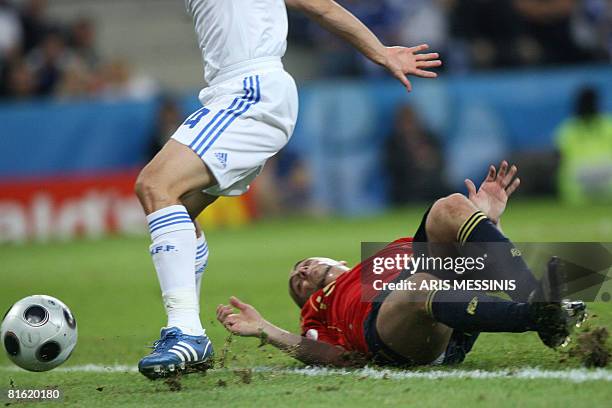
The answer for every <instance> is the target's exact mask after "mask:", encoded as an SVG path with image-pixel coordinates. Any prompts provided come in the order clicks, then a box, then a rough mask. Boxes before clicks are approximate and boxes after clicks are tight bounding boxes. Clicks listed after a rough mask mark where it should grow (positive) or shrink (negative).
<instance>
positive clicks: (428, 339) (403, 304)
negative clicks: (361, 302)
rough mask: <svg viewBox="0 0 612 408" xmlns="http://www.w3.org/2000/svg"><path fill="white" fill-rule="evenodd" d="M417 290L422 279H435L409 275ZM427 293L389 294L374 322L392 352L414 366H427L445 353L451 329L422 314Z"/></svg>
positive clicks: (421, 274)
mask: <svg viewBox="0 0 612 408" xmlns="http://www.w3.org/2000/svg"><path fill="white" fill-rule="evenodd" d="M408 280H409V281H413V282H416V287H417V288H418V287H419V285H420V282H422V281H424V280H437V278H436V277H434V276H432V275H428V274H424V273H420V274H416V275H413V276H411V277H410V278H409V279H408ZM428 293H429V291H426V290H422V291H421V290H414V291H408V290H405V291H401V290H397V291H394V292H392V293H391V294H390V295H389V296H388V297H387V298H386V299H385V301H384V302H383V304H382V305H381V307H380V311H379V313H378V318H377V319H376V330H377V331H378V334H379V336H380V339H381V340H382V341H383V342H384V343H385V344H386V345H387V346H388V347H389V348H390V349H391V350H393V351H395V352H396V353H398V354H400V355H402V356H404V357H406V358H407V359H409V360H410V361H412V362H414V364H429V363H431V362H432V361H434V360H435V359H436V358H438V357H439V356H440V355H441V354H442V353H443V352H444V351H445V350H446V346H447V345H448V341H449V339H450V336H451V333H452V329H450V328H449V327H448V326H445V325H443V324H441V323H438V322H436V321H435V320H433V319H432V318H431V317H430V316H429V315H428V314H427V313H426V311H425V303H426V300H427V295H428Z"/></svg>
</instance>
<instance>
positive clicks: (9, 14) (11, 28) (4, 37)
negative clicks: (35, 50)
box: [0, 0, 23, 64]
mask: <svg viewBox="0 0 612 408" xmlns="http://www.w3.org/2000/svg"><path fill="white" fill-rule="evenodd" d="M22 43H23V31H22V29H21V24H20V21H19V13H18V12H17V10H16V9H15V8H14V7H13V6H12V5H11V4H10V3H9V2H8V1H7V0H0V64H2V61H6V60H9V59H11V58H13V57H14V56H16V55H17V54H18V53H19V52H20V49H21V46H22Z"/></svg>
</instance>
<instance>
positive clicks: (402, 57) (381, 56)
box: [285, 0, 442, 91]
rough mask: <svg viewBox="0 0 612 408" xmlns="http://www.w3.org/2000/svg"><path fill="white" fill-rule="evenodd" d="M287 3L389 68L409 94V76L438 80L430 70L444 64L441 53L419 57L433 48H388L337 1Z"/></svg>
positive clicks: (293, 1) (423, 45)
mask: <svg viewBox="0 0 612 408" xmlns="http://www.w3.org/2000/svg"><path fill="white" fill-rule="evenodd" d="M285 3H286V4H287V6H289V7H291V8H293V9H296V10H299V11H302V12H303V13H305V14H306V15H308V16H310V17H311V18H312V19H313V20H315V21H316V22H318V23H319V24H320V25H321V26H323V27H325V28H326V29H327V30H329V31H331V32H332V33H334V34H336V35H338V36H340V37H342V38H343V39H345V40H346V41H348V42H349V43H351V44H352V45H353V46H354V47H355V48H357V49H358V50H359V51H360V52H361V53H362V54H363V55H365V56H366V57H367V58H369V59H370V60H372V61H373V62H375V63H376V64H378V65H381V66H383V67H385V68H386V69H387V70H388V71H389V72H391V74H392V75H393V76H394V77H395V78H397V79H398V80H399V81H400V82H401V83H402V84H404V86H405V87H406V88H407V89H408V91H410V90H412V85H411V84H410V81H409V80H408V78H407V77H406V75H415V76H419V77H423V78H435V77H437V74H436V73H435V72H432V71H429V70H428V69H430V68H434V67H439V66H440V65H442V62H441V61H440V60H439V59H438V58H439V56H438V54H437V53H428V54H417V53H418V52H420V51H424V50H426V49H427V48H429V47H428V46H427V45H426V44H422V45H418V46H416V47H411V48H405V47H386V46H384V45H383V44H382V43H381V42H380V40H379V39H378V38H377V37H376V35H374V33H372V31H370V29H368V27H366V26H365V25H364V24H363V23H362V22H361V21H359V19H358V18H357V17H355V16H354V15H353V14H351V13H350V12H349V11H348V10H347V9H345V8H344V7H342V6H341V5H339V4H338V3H336V2H335V1H333V0H285Z"/></svg>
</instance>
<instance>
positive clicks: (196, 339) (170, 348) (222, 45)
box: [136, 0, 441, 379]
mask: <svg viewBox="0 0 612 408" xmlns="http://www.w3.org/2000/svg"><path fill="white" fill-rule="evenodd" d="M285 3H286V5H287V6H289V7H292V8H295V9H297V10H299V11H302V12H303V13H305V14H306V15H307V16H309V17H310V18H312V19H313V20H315V21H316V22H318V23H319V24H321V25H322V26H323V27H325V28H327V29H328V30H330V31H331V32H332V33H334V34H336V35H338V36H340V37H342V38H343V39H345V40H346V41H348V42H349V43H351V44H352V45H353V46H354V47H355V48H356V49H357V50H359V51H360V52H361V53H362V54H363V55H364V56H365V57H367V58H369V59H370V60H372V61H373V62H375V63H377V64H379V65H381V66H382V67H384V68H386V69H387V70H388V71H389V73H390V74H391V75H393V76H394V77H395V78H397V79H398V80H399V81H400V82H401V83H402V84H403V86H405V87H406V88H408V90H410V89H411V84H410V82H409V80H408V78H407V75H414V76H419V77H426V78H435V77H436V74H435V73H434V72H432V71H430V69H431V68H433V67H438V66H440V65H441V61H440V60H439V59H438V54H436V53H421V52H422V51H424V50H426V49H427V46H426V45H420V46H417V47H411V48H405V47H386V46H384V45H383V44H382V43H381V42H380V41H379V40H378V38H376V36H375V35H374V34H373V33H372V32H371V31H370V30H369V29H368V28H367V27H366V26H364V25H363V24H362V23H361V22H360V21H359V20H358V19H357V18H355V16H353V15H352V14H351V13H349V12H348V11H347V10H346V9H344V8H343V7H342V6H340V5H339V4H338V3H336V2H335V1H332V0H285V1H284V0H185V4H186V6H187V10H188V12H189V13H190V14H191V15H192V16H193V20H194V23H195V29H196V33H197V37H198V44H199V46H200V49H201V51H202V56H203V59H204V65H205V67H204V77H205V79H206V82H207V84H208V86H207V87H206V88H204V89H203V90H202V91H201V92H200V101H201V102H202V108H200V109H199V110H197V111H196V112H194V113H193V114H192V115H191V116H190V117H189V118H187V120H186V121H185V123H184V124H183V125H182V126H180V127H179V129H177V131H176V132H175V134H174V135H173V136H172V139H171V140H170V141H169V142H168V143H167V144H166V145H165V146H164V147H163V149H162V150H161V151H160V152H159V153H158V154H157V155H156V156H155V157H154V158H153V160H151V162H150V163H149V164H148V165H147V166H146V167H145V168H144V169H143V170H142V172H141V173H140V175H139V176H138V180H137V182H136V194H137V195H138V199H139V200H140V203H141V205H142V208H143V209H144V211H145V213H146V216H147V222H148V225H149V230H150V233H151V240H152V242H153V243H152V245H151V247H150V252H151V256H152V258H153V263H154V265H155V269H156V271H157V276H158V279H159V284H160V288H161V291H162V297H163V303H164V307H165V309H166V313H167V315H168V321H167V326H166V327H165V328H164V329H162V332H161V338H160V339H159V340H158V341H156V342H155V344H154V347H153V352H152V353H151V354H150V355H148V356H146V357H145V358H143V359H142V360H141V361H140V363H139V365H138V367H139V370H140V372H142V373H143V374H144V375H146V376H147V377H149V378H152V379H154V378H158V377H162V376H164V375H166V374H167V373H169V372H175V371H183V370H185V369H188V370H191V369H197V368H204V367H206V366H207V360H208V359H209V358H210V357H211V356H212V354H213V349H212V345H211V343H210V340H209V339H208V337H207V336H206V333H205V331H204V328H203V327H202V323H201V321H200V315H199V311H200V303H199V288H200V282H201V279H202V275H203V273H204V269H205V268H206V264H207V259H208V245H207V243H206V238H205V237H204V234H202V233H201V232H199V231H198V232H196V230H197V225H195V223H194V222H193V220H194V219H195V218H196V217H197V216H198V215H199V214H200V213H201V212H202V211H203V210H204V209H205V208H206V207H207V206H208V205H210V204H211V203H212V202H214V201H215V200H216V199H217V198H218V197H219V196H232V195H241V194H243V193H245V192H246V191H247V189H248V187H249V184H250V183H251V182H252V181H253V180H254V179H255V177H257V175H258V174H259V173H260V172H261V170H262V169H263V166H264V165H265V163H266V160H268V159H269V158H270V157H272V156H274V155H275V154H276V153H278V152H279V151H280V149H282V148H283V146H285V145H286V144H287V142H288V141H289V139H290V138H291V135H292V133H293V129H294V127H295V124H296V120H297V112H298V96H297V89H296V85H295V82H294V81H293V78H291V76H290V75H289V74H288V73H287V72H285V70H284V68H283V64H282V62H281V58H282V57H283V55H284V53H285V49H286V47H287V25H288V22H287V10H286V7H285ZM194 263H195V267H194Z"/></svg>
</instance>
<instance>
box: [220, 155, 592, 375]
mask: <svg viewBox="0 0 612 408" xmlns="http://www.w3.org/2000/svg"><path fill="white" fill-rule="evenodd" d="M516 172H517V169H516V167H515V166H512V167H511V168H510V169H509V170H508V164H507V163H506V162H502V164H501V165H500V168H499V173H497V170H496V169H495V167H493V166H491V168H490V170H489V173H488V175H487V178H486V179H485V181H484V182H483V184H482V185H481V186H480V189H479V190H478V191H476V188H475V186H474V184H473V183H472V182H471V181H469V180H466V184H467V186H468V190H469V198H466V197H465V196H463V195H461V194H453V195H450V196H448V197H445V198H442V199H440V200H438V201H436V202H435V204H434V205H433V206H432V207H431V209H430V210H429V211H428V212H427V214H426V215H425V217H424V218H423V222H422V223H421V226H420V227H419V229H418V231H417V233H416V235H415V237H414V241H415V242H429V243H448V242H457V244H458V247H459V251H460V255H461V256H472V255H474V254H473V253H461V251H468V252H469V251H473V249H470V245H469V243H484V242H486V243H494V245H496V248H498V249H501V250H496V251H495V257H496V260H495V261H494V262H488V263H487V264H486V267H485V268H484V269H483V270H482V271H478V272H477V273H478V276H473V278H474V277H475V278H479V279H497V280H499V279H505V280H509V279H513V280H515V281H516V286H515V289H514V290H508V291H507V294H508V295H509V296H510V297H511V299H512V300H511V301H508V300H503V299H501V298H498V297H492V296H489V295H487V294H486V293H484V292H475V291H469V290H427V289H422V290H393V291H387V292H383V293H381V294H380V295H379V297H378V298H377V299H375V301H374V302H372V301H370V302H364V301H363V300H362V295H363V293H362V290H364V287H365V286H364V285H363V282H364V280H365V281H367V277H366V278H365V279H364V275H363V274H364V270H365V269H364V268H365V266H364V265H365V264H366V262H367V261H366V262H362V263H361V264H359V265H357V266H356V267H354V268H352V269H349V268H348V267H347V266H346V264H345V263H344V262H338V261H334V260H332V259H329V258H308V259H305V260H303V261H300V262H298V263H297V264H296V265H295V266H294V268H293V269H292V272H291V275H290V278H289V292H290V294H291V297H292V298H293V300H294V301H295V302H296V303H297V304H298V305H299V306H300V307H301V308H302V312H301V325H302V336H298V335H295V334H292V333H289V332H287V331H285V330H283V329H280V328H278V327H276V326H274V325H273V324H272V323H270V322H268V321H266V320H265V319H264V318H263V317H262V316H261V315H260V314H259V313H258V312H257V310H255V308H253V307H252V306H250V305H248V304H245V303H243V302H241V301H240V300H238V299H237V298H235V297H232V298H231V299H230V304H231V305H225V306H224V305H219V306H218V308H217V319H218V320H219V321H220V322H221V323H222V324H223V325H224V326H225V327H226V328H227V330H229V331H230V332H232V333H234V334H237V335H240V336H251V337H260V338H261V339H262V341H266V342H269V343H270V344H272V345H274V346H275V347H278V348H279V349H281V350H284V351H286V352H288V353H290V354H291V355H292V356H294V357H295V358H297V359H299V360H301V361H302V362H304V363H306V364H323V365H332V366H347V365H355V364H357V365H359V364H364V363H366V362H367V361H374V362H376V363H378V364H383V365H402V366H409V365H419V364H432V363H443V364H453V363H459V362H461V361H463V360H464V358H465V356H466V354H467V353H468V352H469V351H470V350H471V348H472V346H473V344H474V342H475V341H476V338H477V337H478V335H479V333H480V332H513V333H519V332H526V331H536V332H537V333H538V335H539V336H540V339H541V340H542V341H543V343H544V344H545V345H547V346H549V347H553V348H554V347H558V346H559V345H561V344H562V343H563V342H564V341H565V339H566V338H567V336H568V335H569V334H570V328H571V327H572V326H573V325H574V324H576V323H577V322H578V321H581V320H582V319H583V318H584V316H585V306H584V303H582V302H560V301H558V297H559V294H558V287H557V286H555V285H553V284H552V282H554V281H555V280H556V278H557V274H559V273H561V272H562V270H561V268H560V267H559V266H560V265H559V262H558V261H551V263H549V267H548V270H547V271H546V273H545V275H544V277H543V278H542V280H541V281H540V282H538V281H537V280H536V279H535V277H534V276H533V275H532V273H531V271H530V270H529V269H528V267H527V265H526V264H525V263H524V261H523V260H522V258H521V256H520V253H519V252H517V250H516V249H515V248H514V246H513V245H512V243H511V242H510V241H509V240H508V239H507V238H506V237H505V236H504V235H503V234H502V232H501V230H500V228H499V220H500V217H501V215H502V213H503V212H504V209H505V207H506V203H507V199H508V197H509V196H510V195H511V194H512V193H513V192H514V190H515V189H516V188H517V187H518V185H519V180H518V179H514V177H515V175H516ZM411 241H412V240H411V239H406V238H404V239H400V240H397V241H395V242H394V243H392V244H390V245H389V246H387V247H386V248H385V249H384V250H382V251H381V252H379V253H378V254H376V255H375V256H383V257H384V256H388V255H390V254H391V255H392V254H394V253H397V250H401V247H403V246H406V244H410V243H411ZM475 245H477V244H475ZM416 247H417V245H416V244H415V248H416ZM432 247H433V245H432V246H430V247H429V248H432ZM513 249H514V250H513ZM369 259H372V258H369ZM473 272H476V271H473ZM365 273H366V274H368V273H370V272H367V270H366V272H365ZM381 276H382V275H381ZM441 277H444V278H449V277H448V276H434V275H432V274H429V273H416V274H413V275H412V276H410V275H409V274H408V273H407V271H402V272H400V271H399V270H398V271H396V274H395V275H393V274H391V276H389V277H388V281H392V282H398V281H400V280H402V279H407V281H408V282H414V284H415V287H416V288H419V287H420V284H421V282H425V281H426V282H429V286H431V282H433V281H438V280H439V279H440V278H441ZM455 278H456V276H455ZM232 306H233V307H232ZM234 307H235V308H237V309H238V313H236V312H235V311H234Z"/></svg>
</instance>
